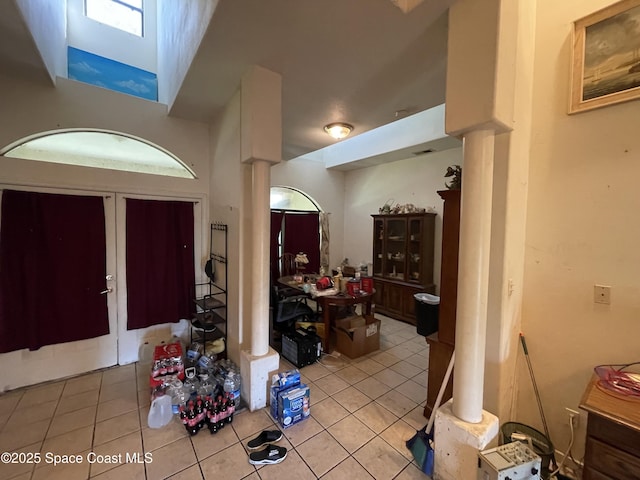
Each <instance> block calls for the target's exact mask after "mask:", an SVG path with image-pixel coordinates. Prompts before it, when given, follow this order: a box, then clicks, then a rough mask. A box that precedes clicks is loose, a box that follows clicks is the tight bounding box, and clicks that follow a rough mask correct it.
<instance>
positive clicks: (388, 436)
mask: <svg viewBox="0 0 640 480" xmlns="http://www.w3.org/2000/svg"><path fill="white" fill-rule="evenodd" d="M377 317H378V318H380V319H381V320H382V326H381V342H380V350H379V351H376V352H374V353H372V354H369V355H367V356H365V357H361V358H358V359H354V360H350V359H349V358H347V357H345V356H341V355H337V356H328V355H324V356H323V357H322V359H321V360H320V362H319V363H315V364H313V365H309V366H307V367H304V368H302V369H300V371H301V375H302V379H303V381H304V382H305V383H307V384H308V385H309V386H310V388H311V417H310V418H308V419H307V420H305V421H303V422H301V423H299V424H297V425H294V426H292V427H290V428H288V429H285V430H283V432H284V436H283V439H282V440H281V441H280V442H278V444H279V445H281V446H284V447H287V449H288V454H287V458H286V459H285V460H284V461H283V462H282V463H280V464H277V465H260V466H257V467H256V466H253V465H251V464H249V462H248V450H247V449H246V443H247V442H248V441H249V440H250V439H252V438H253V437H255V436H256V435H257V434H259V433H260V432H261V431H262V430H265V429H274V428H277V427H276V425H275V424H274V422H273V420H272V418H271V417H270V415H269V413H268V407H267V408H266V409H261V410H258V411H255V412H249V411H244V412H242V413H240V414H237V415H236V416H235V418H234V421H233V423H232V424H231V425H229V426H227V427H225V428H224V429H223V430H221V431H220V432H218V433H217V434H215V435H211V434H210V433H209V432H208V431H207V430H206V429H205V430H202V431H200V432H199V433H198V434H197V435H195V436H193V437H190V436H189V435H188V434H187V432H186V430H185V428H184V427H183V426H182V424H180V422H179V421H178V420H177V419H176V418H174V420H173V421H172V422H171V423H170V424H169V425H167V426H166V427H164V428H162V429H149V428H148V427H147V415H148V412H149V392H148V374H149V370H148V366H145V365H140V364H131V365H125V366H121V367H114V368H111V369H106V370H103V371H99V372H92V373H89V374H86V375H82V376H78V377H74V378H70V379H67V380H61V381H55V382H50V383H45V384H40V385H35V386H32V387H28V388H24V389H19V390H15V391H12V392H8V393H6V394H3V395H0V452H12V456H13V458H14V459H15V460H18V461H20V460H23V461H24V460H31V461H32V462H33V460H34V459H35V457H36V454H39V455H40V462H39V463H38V464H37V465H36V464H34V463H25V462H22V463H10V464H7V463H4V462H3V463H0V478H2V479H6V480H10V479H11V480H14V479H15V480H30V479H31V480H39V479H47V480H56V479H64V480H75V479H88V478H92V479H93V478H95V479H100V480H108V479H141V480H143V479H149V480H156V479H165V478H171V479H180V480H192V479H197V480H203V479H204V480H212V479H216V480H217V479H221V478H222V479H225V480H234V479H248V480H259V479H262V480H269V479H279V480H283V479H289V478H296V479H301V480H304V479H314V478H322V479H325V480H332V479H340V480H342V479H345V478H349V480H359V479H371V478H375V479H397V480H410V479H424V478H426V477H425V476H424V474H423V473H421V472H420V471H419V470H418V468H416V466H415V463H414V462H412V460H411V454H410V452H409V451H408V450H407V449H406V447H405V445H404V442H405V441H406V440H407V439H408V438H410V437H411V436H412V435H413V434H414V433H415V431H416V429H418V428H421V427H422V426H424V424H425V423H426V419H425V418H424V417H423V408H424V404H425V401H426V384H427V366H428V346H427V344H426V342H425V340H424V338H423V337H420V336H418V335H416V332H415V327H413V326H411V325H408V324H405V323H402V322H398V321H396V320H393V319H390V318H387V317H383V316H380V315H377ZM292 368H295V367H293V366H292V365H291V364H290V363H289V362H287V361H286V360H284V359H281V361H280V370H281V371H282V370H289V369H292ZM145 454H146V455H148V457H147V459H148V460H149V459H150V460H151V461H150V462H148V463H145V461H144V460H145V457H144V456H145ZM54 455H57V456H59V457H56V456H54ZM78 459H79V460H80V461H79V462H78ZM54 460H55V461H59V462H60V463H59V464H57V465H54V463H53V462H54ZM72 460H76V462H75V463H72Z"/></svg>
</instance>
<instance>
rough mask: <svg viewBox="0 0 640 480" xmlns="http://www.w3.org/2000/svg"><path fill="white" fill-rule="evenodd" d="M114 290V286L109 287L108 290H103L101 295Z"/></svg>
mask: <svg viewBox="0 0 640 480" xmlns="http://www.w3.org/2000/svg"><path fill="white" fill-rule="evenodd" d="M111 292H113V288H112V287H108V288H107V289H106V290H103V291H101V292H100V295H105V294H107V293H111Z"/></svg>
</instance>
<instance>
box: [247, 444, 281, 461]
mask: <svg viewBox="0 0 640 480" xmlns="http://www.w3.org/2000/svg"><path fill="white" fill-rule="evenodd" d="M286 457H287V449H286V448H285V447H279V446H277V445H267V446H266V447H265V448H264V450H260V451H259V452H252V453H250V454H249V463H250V464H252V465H273V464H275V463H280V462H281V461H283V460H284V459H285V458H286Z"/></svg>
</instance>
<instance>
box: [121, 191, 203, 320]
mask: <svg viewBox="0 0 640 480" xmlns="http://www.w3.org/2000/svg"><path fill="white" fill-rule="evenodd" d="M126 211H127V220H126V228H127V231H126V242H127V247H126V254H127V259H126V265H127V329H128V330H134V329H138V328H145V327H149V326H151V325H158V324H162V323H174V322H178V321H180V319H182V318H191V316H192V313H193V299H194V298H195V297H194V295H195V268H194V217H193V203H192V202H180V201H160V200H140V199H133V198H127V199H126Z"/></svg>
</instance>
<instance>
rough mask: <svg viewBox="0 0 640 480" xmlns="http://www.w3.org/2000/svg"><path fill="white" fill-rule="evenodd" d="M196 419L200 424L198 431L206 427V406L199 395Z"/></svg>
mask: <svg viewBox="0 0 640 480" xmlns="http://www.w3.org/2000/svg"><path fill="white" fill-rule="evenodd" d="M196 420H197V425H198V431H199V430H200V429H201V428H202V427H204V408H203V405H202V398H201V397H200V395H198V397H197V399H196Z"/></svg>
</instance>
